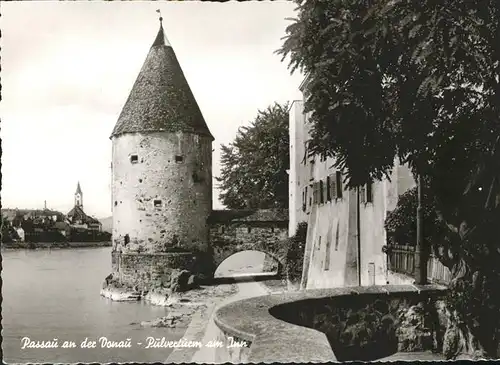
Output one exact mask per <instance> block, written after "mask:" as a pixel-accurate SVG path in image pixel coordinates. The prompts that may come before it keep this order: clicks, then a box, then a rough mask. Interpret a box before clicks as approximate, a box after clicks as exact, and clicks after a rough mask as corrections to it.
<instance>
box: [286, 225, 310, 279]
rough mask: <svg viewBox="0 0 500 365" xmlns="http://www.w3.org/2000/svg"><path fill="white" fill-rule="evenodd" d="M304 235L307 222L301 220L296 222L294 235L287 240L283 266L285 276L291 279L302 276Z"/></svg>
mask: <svg viewBox="0 0 500 365" xmlns="http://www.w3.org/2000/svg"><path fill="white" fill-rule="evenodd" d="M306 237H307V223H305V222H302V223H299V224H298V226H297V231H296V232H295V235H294V236H293V237H290V238H289V240H288V251H287V255H286V263H285V267H286V274H287V277H288V279H289V280H291V281H298V280H300V279H301V278H302V265H303V263H304V251H305V247H306Z"/></svg>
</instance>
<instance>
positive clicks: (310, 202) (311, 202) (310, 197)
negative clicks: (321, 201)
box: [308, 184, 314, 207]
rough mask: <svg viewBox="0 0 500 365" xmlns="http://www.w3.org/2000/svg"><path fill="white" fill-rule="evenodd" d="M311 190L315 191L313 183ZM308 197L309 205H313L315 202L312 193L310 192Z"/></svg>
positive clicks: (310, 186) (310, 185)
mask: <svg viewBox="0 0 500 365" xmlns="http://www.w3.org/2000/svg"><path fill="white" fill-rule="evenodd" d="M309 190H313V191H314V189H313V185H312V184H309ZM308 197H309V207H311V206H312V204H313V197H312V195H311V193H309V195H308Z"/></svg>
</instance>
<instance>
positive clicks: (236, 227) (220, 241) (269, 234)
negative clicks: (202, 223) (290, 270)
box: [210, 222, 288, 271]
mask: <svg viewBox="0 0 500 365" xmlns="http://www.w3.org/2000/svg"><path fill="white" fill-rule="evenodd" d="M287 238H288V226H287V222H234V223H233V222H228V223H214V224H212V225H211V226H210V242H211V247H212V249H213V256H214V261H215V265H216V267H217V266H219V265H220V264H221V263H222V262H223V261H224V260H225V259H227V258H228V257H230V256H231V255H233V254H235V253H237V252H241V251H247V250H253V251H260V252H264V253H266V254H267V255H269V256H268V257H266V260H265V263H264V264H265V265H264V269H267V270H269V271H272V269H273V268H274V266H275V264H276V261H277V262H279V263H281V264H283V262H284V254H285V251H284V250H283V245H280V244H278V243H279V242H281V241H283V240H286V239H287ZM266 266H267V267H266ZM276 269H278V268H277V267H276Z"/></svg>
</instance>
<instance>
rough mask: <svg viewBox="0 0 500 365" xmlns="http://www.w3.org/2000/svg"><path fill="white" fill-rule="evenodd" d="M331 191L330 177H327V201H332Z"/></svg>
mask: <svg viewBox="0 0 500 365" xmlns="http://www.w3.org/2000/svg"><path fill="white" fill-rule="evenodd" d="M330 189H331V182H330V176H327V177H326V200H327V201H330V200H332V191H331V190H330Z"/></svg>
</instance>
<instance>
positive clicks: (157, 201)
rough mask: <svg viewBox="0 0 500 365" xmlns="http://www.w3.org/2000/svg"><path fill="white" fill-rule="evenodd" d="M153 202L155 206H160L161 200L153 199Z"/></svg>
mask: <svg viewBox="0 0 500 365" xmlns="http://www.w3.org/2000/svg"><path fill="white" fill-rule="evenodd" d="M153 204H154V207H155V208H161V200H160V199H155V200H153Z"/></svg>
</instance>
